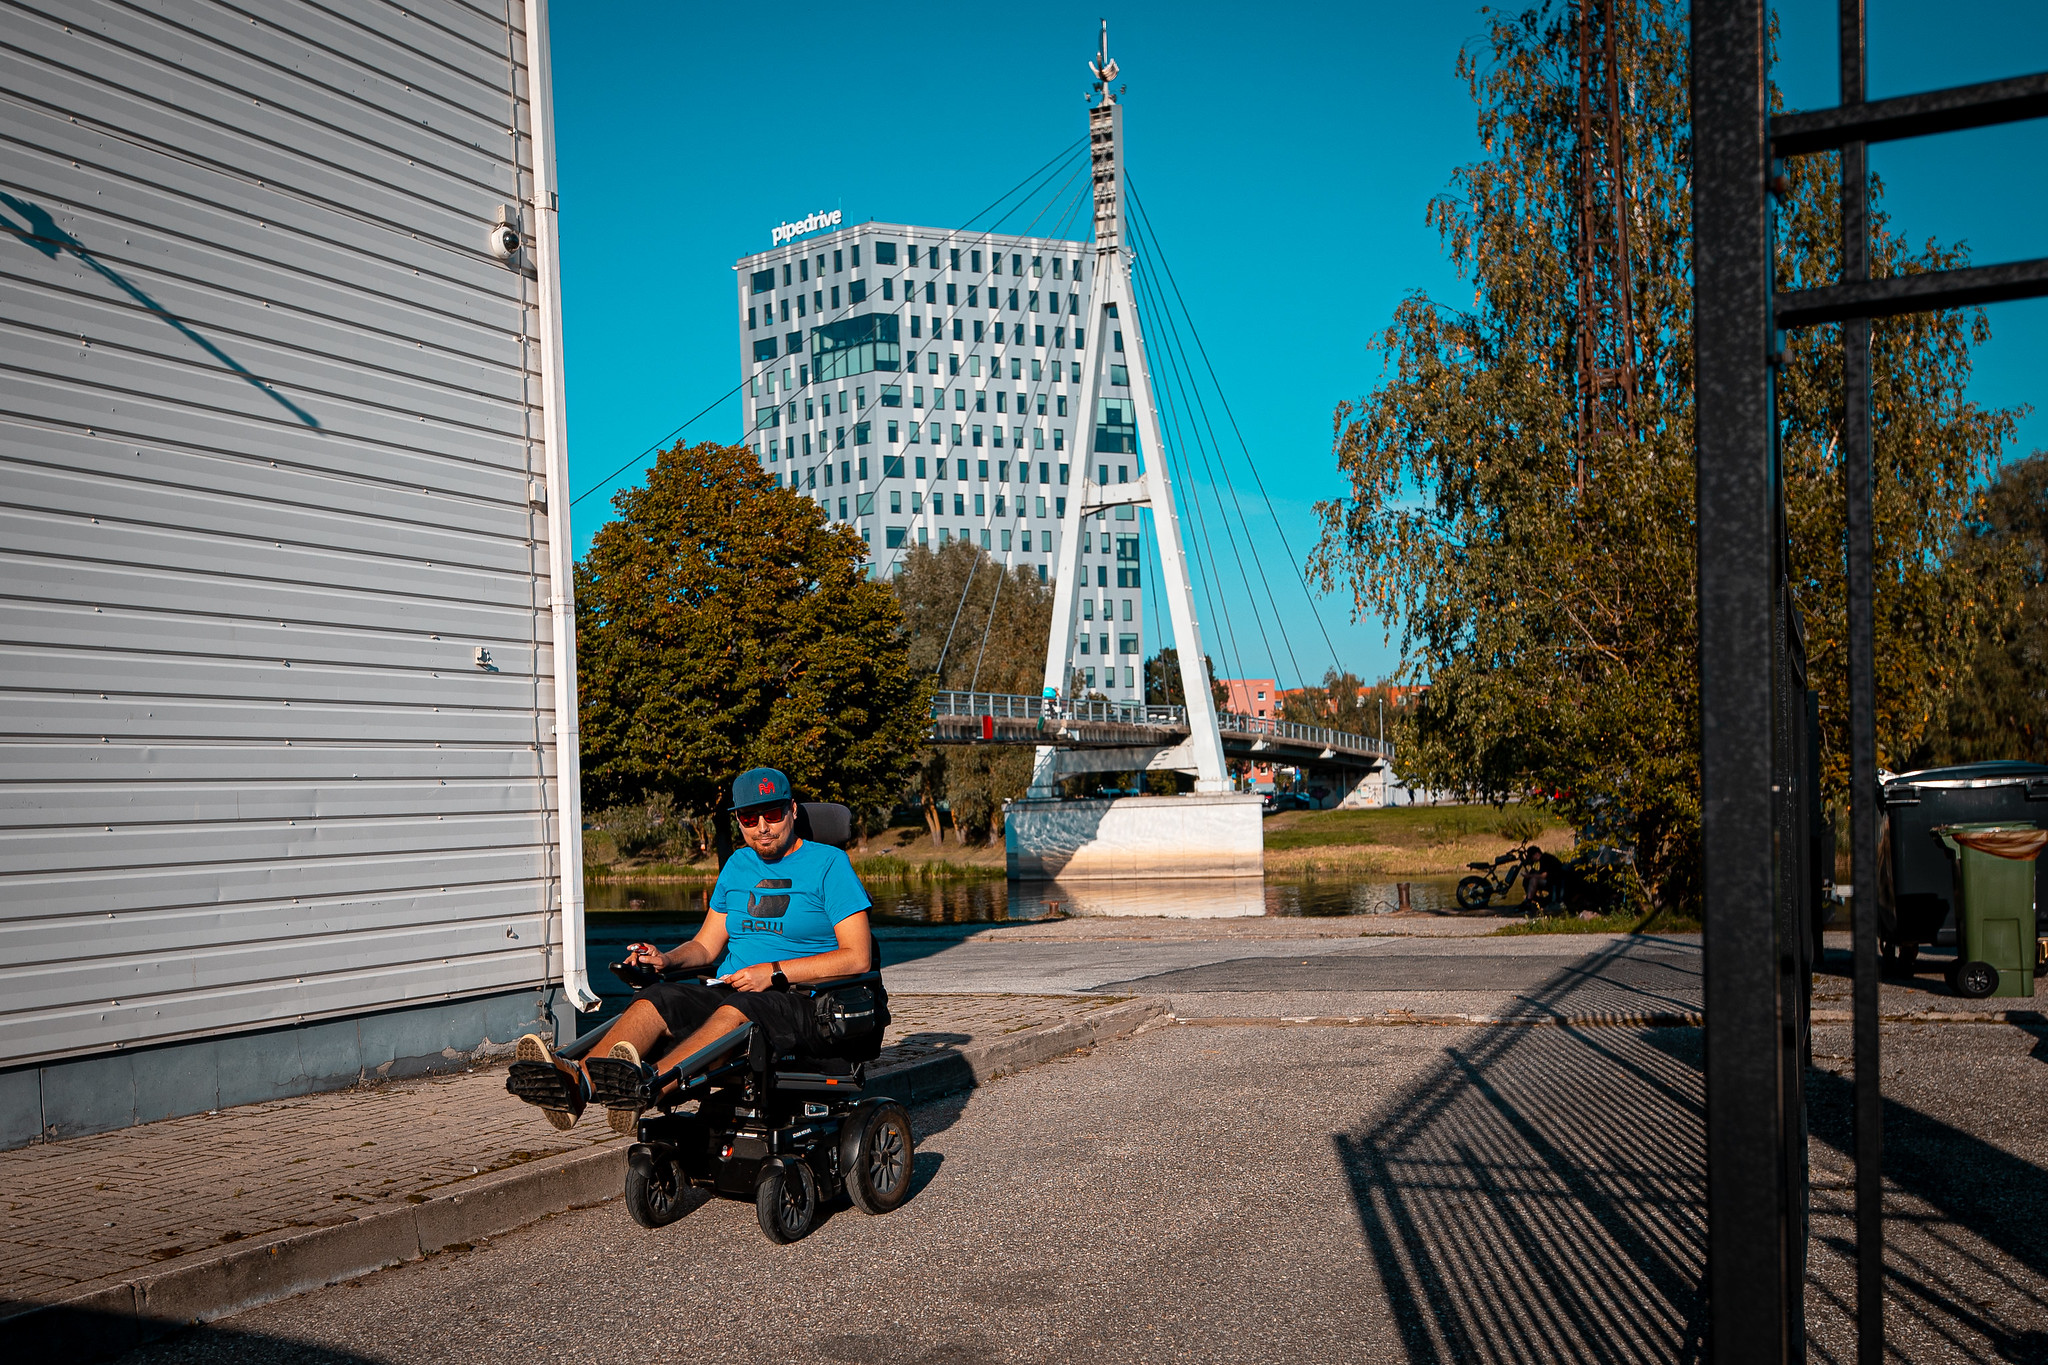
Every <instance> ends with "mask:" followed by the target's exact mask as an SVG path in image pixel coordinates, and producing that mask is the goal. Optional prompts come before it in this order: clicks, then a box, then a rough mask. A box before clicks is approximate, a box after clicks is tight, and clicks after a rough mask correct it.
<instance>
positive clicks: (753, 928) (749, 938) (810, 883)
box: [711, 839, 873, 976]
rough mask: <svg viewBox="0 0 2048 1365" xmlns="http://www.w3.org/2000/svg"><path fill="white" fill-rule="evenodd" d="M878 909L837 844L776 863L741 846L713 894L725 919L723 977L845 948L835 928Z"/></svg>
mask: <svg viewBox="0 0 2048 1365" xmlns="http://www.w3.org/2000/svg"><path fill="white" fill-rule="evenodd" d="M872 903H873V902H871V901H870V900H869V899H868V893H867V888H866V887H864V886H862V885H861V884H860V878H859V876H857V875H856V874H855V873H854V870H853V864H852V863H850V862H848V861H847V859H846V854H845V853H843V852H842V851H840V850H839V849H836V848H834V847H832V846H831V845H830V844H819V843H813V842H811V841H810V840H808V839H806V840H805V841H804V842H803V843H802V844H800V845H799V846H798V847H797V848H796V849H794V850H793V851H791V852H789V853H786V854H784V855H783V856H782V857H781V858H779V859H777V860H776V861H775V862H772V863H771V862H769V861H767V860H766V859H765V858H763V857H762V856H761V855H760V854H758V853H756V852H754V850H753V849H751V848H746V847H742V848H741V849H740V850H739V851H738V852H736V853H734V854H733V855H732V856H731V857H730V858H727V859H726V860H725V866H724V867H723V868H722V869H720V871H719V873H718V885H716V886H714V887H712V888H711V908H712V909H713V910H716V911H718V912H719V913H720V914H722V915H724V916H725V933H726V944H725V956H723V957H721V958H720V959H719V960H718V975H720V976H724V975H725V974H726V973H728V972H736V971H738V970H739V969H740V968H742V967H752V966H754V965H755V964H757V963H762V962H787V961H790V960H792V959H794V958H799V957H816V956H817V955H818V954H819V953H829V952H831V951H832V950H833V949H835V948H837V947H838V946H839V939H838V937H837V936H836V935H835V934H834V933H833V932H832V930H833V928H834V926H836V925H837V924H838V923H839V921H841V920H843V919H845V918H846V917H847V916H848V915H857V914H859V913H860V912H861V911H863V910H865V909H867V908H868V906H869V905H871V904H872Z"/></svg>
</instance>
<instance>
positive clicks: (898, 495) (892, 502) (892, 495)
mask: <svg viewBox="0 0 2048 1365" xmlns="http://www.w3.org/2000/svg"><path fill="white" fill-rule="evenodd" d="M889 511H890V513H891V514H892V515H896V516H901V515H902V513H903V490H901V489H899V488H892V489H890V490H889ZM1125 619H1126V620H1128V619H1129V618H1128V617H1126V618H1125Z"/></svg>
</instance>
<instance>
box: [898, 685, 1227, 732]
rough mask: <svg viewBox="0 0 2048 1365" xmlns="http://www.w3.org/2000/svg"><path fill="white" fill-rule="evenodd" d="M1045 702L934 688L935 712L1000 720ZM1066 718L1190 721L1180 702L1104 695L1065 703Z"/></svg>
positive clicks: (1032, 714)
mask: <svg viewBox="0 0 2048 1365" xmlns="http://www.w3.org/2000/svg"><path fill="white" fill-rule="evenodd" d="M1043 708H1044V702H1043V701H1042V700H1041V699H1040V698H1038V697H1029V696H1023V695H1020V694H1016V693H1010V692H934V693H932V715H933V717H934V718H936V717H939V716H994V717H996V718H997V719H999V720H1037V719H1038V717H1039V716H1040V715H1041V714H1043ZM1058 715H1059V717H1060V718H1061V719H1062V720H1093V721H1104V722H1111V723H1115V724H1121V725H1186V724H1187V723H1188V715H1187V711H1186V710H1185V709H1183V708H1181V707H1178V706H1147V705H1145V704H1144V703H1143V702H1134V701H1107V700H1103V699H1100V698H1095V699H1088V700H1082V701H1073V702H1066V703H1063V704H1062V705H1061V706H1060V708H1059V711H1058Z"/></svg>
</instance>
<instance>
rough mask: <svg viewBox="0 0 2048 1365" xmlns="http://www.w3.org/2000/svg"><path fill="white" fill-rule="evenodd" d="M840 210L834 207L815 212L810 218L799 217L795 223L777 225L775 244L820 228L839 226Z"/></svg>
mask: <svg viewBox="0 0 2048 1365" xmlns="http://www.w3.org/2000/svg"><path fill="white" fill-rule="evenodd" d="M840 212H841V211H840V210H839V209H833V210H832V211H831V212H829V213H814V214H812V215H810V217H808V218H799V219H797V220H796V221H795V222H794V223H782V224H779V225H777V227H776V229H775V245H776V246H781V245H782V244H783V243H784V242H787V241H789V240H791V239H792V238H796V237H801V236H803V235H804V234H805V233H807V232H816V231H818V230H819V229H820V228H834V227H838V226H839V214H840Z"/></svg>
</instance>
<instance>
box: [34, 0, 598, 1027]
mask: <svg viewBox="0 0 2048 1365" xmlns="http://www.w3.org/2000/svg"><path fill="white" fill-rule="evenodd" d="M37 11H38V13H36V14H35V15H34V17H30V18H28V19H27V20H26V21H25V22H18V23H16V24H15V25H12V26H10V31H9V34H8V46H7V47H6V48H4V49H0V81H4V82H5V83H6V84H7V87H8V89H9V91H10V93H11V94H12V95H13V96H14V98H15V101H16V102H15V103H14V104H13V105H12V106H11V108H10V114H9V118H8V121H7V125H6V128H5V129H4V131H0V180H5V181H6V183H7V185H8V187H9V194H8V197H7V198H6V199H5V200H0V216H4V217H5V218H6V220H7V222H8V224H9V225H11V226H12V227H14V228H15V229H17V231H19V232H23V233H26V234H28V235H27V236H26V237H23V236H13V237H12V238H11V240H13V241H14V242H15V243H16V244H17V246H24V247H28V248H31V249H30V250H18V251H11V252H8V253H6V254H4V255H0V313H4V314H5V315H7V316H9V317H11V318H14V319H15V320H17V322H18V323H19V324H21V325H18V326H17V328H16V329H15V331H14V332H13V333H11V335H10V340H11V342H12V343H13V344H11V345H10V346H9V347H8V348H7V356H6V363H5V370H6V372H7V373H8V382H7V384H6V386H5V396H4V397H0V450H5V451H6V452H7V453H6V455H5V456H0V544H4V545H5V547H6V549H5V550H4V551H0V594H4V596H0V1063H6V1064H12V1063H19V1062H21V1061H26V1060H31V1059H46V1058H55V1057H60V1056H76V1055H80V1054H91V1053H93V1052H96V1051H104V1050H107V1049H111V1048H117V1047H121V1048H125V1047H133V1046H137V1045H144V1044H149V1043H154V1042H160V1041H170V1040H179V1039H189V1038H194V1037H203V1036H207V1035H210V1034H215V1033H231V1032H236V1031H242V1030H247V1029H251V1028H259V1027H265V1026H270V1025H275V1024H278V1023H290V1022H294V1021H298V1020H304V1019H314V1018H334V1017H340V1016H345V1015H348V1014H350V1013H359V1012H362V1011H365V1010H373V1009H383V1008H388V1007H392V1006H397V1005H405V1004H408V1003H413V1002H420V1001H431V1000H441V999H447V998H452V997H457V996H467V995H475V994H480V993H485V992H489V991H502V990H507V989H521V988H526V987H530V986H539V985H542V984H545V983H547V982H548V981H549V980H551V979H553V978H554V977H555V976H556V975H557V974H558V972H559V955H560V946H559V944H558V942H557V939H558V937H559V933H560V910H559V902H560V888H559V887H558V886H557V884H556V881H555V858H556V851H555V849H554V847H553V839H554V834H553V829H552V827H553V822H554V818H555V811H556V808H557V800H556V797H557V793H556V792H555V791H554V789H553V774H554V770H555V755H554V752H553V743H552V739H553V731H554V721H553V716H552V714H551V712H550V710H549V708H550V707H551V705H552V698H553V693H554V687H553V680H552V677H551V676H549V674H550V672H551V670H552V668H553V650H552V647H551V641H550V639H549V637H548V631H549V629H550V627H549V623H548V621H547V619H546V615H547V603H548V601H549V597H550V587H549V584H548V581H547V576H546V566H547V559H546V555H547V539H546V524H545V518H544V516H543V514H542V513H540V512H539V511H538V510H537V509H536V508H534V507H531V506H529V504H528V490H529V480H530V479H533V478H535V477H538V475H539V471H540V469H541V468H542V460H541V452H540V450H539V448H538V445H537V444H536V442H537V438H538V433H539V432H540V430H541V428H542V421H541V418H540V415H539V413H538V412H537V411H534V410H533V409H534V408H535V407H536V404H537V394H538V392H539V386H538V385H537V384H536V383H535V382H534V380H533V378H532V376H531V375H530V373H529V369H528V364H529V362H528V356H529V354H530V353H531V354H532V355H535V356H537V355H538V351H537V350H536V349H534V348H535V345H536V342H535V337H536V336H537V328H538V325H539V323H538V317H537V315H536V313H535V311H534V309H533V306H532V305H531V304H530V303H529V300H530V299H531V298H532V297H534V296H535V285H534V281H533V279H532V277H531V276H530V274H528V273H526V272H525V271H524V270H523V269H511V268H507V267H505V266H503V265H501V264H499V263H498V262H496V261H495V260H493V259H491V258H490V257H489V256H488V254H487V253H486V252H485V251H484V250H483V230H484V227H485V226H486V225H487V224H488V222H489V221H490V217H491V213H492V210H493V209H494V207H495V205H496V204H498V203H500V202H506V201H513V200H515V196H516V195H517V193H518V190H517V186H519V185H521V184H523V183H526V181H527V177H526V176H525V174H524V173H523V172H522V170H521V167H523V166H525V165H527V164H529V163H530V147H529V146H527V145H526V144H525V141H524V139H523V138H522V139H521V140H520V142H519V144H518V145H516V146H515V145H513V143H512V139H511V130H512V129H513V128H520V127H524V126H525V125H526V124H527V123H528V122H529V120H528V119H527V118H526V116H525V114H524V112H523V108H522V105H523V98H521V97H522V96H523V93H524V89H525V85H524V79H525V73H524V70H523V68H521V67H519V66H518V65H517V64H516V62H515V60H514V58H513V56H512V53H514V52H515V51H516V50H517V49H518V48H519V47H520V46H521V40H520V39H519V38H517V37H516V35H515V34H514V33H513V31H512V30H511V28H510V27H508V25H507V22H506V20H505V18H504V16H502V15H501V16H498V17H496V18H495V19H493V18H492V17H491V15H490V14H489V11H488V10H481V9H479V8H478V7H476V6H472V5H467V4H463V3H461V0H427V2H426V3H424V4H419V5H411V4H409V5H407V6H406V7H404V8H402V9H401V8H399V7H396V6H389V5H379V6H376V7H374V8H373V7H362V8H361V9H360V10H359V11H358V10H356V9H350V10H348V11H346V12H341V11H337V10H333V9H328V8H324V7H321V6H317V5H309V4H304V3H294V2H293V0H267V2H266V3H262V4H259V5H256V6H255V7H254V8H253V9H239V8H235V7H232V6H229V5H226V4H207V3H200V2H197V0H195V2H193V3H180V4H125V5H124V4H109V5H98V6H91V7H80V6H77V5H74V4H70V3H68V0H43V3H41V4H40V5H38V6H37ZM17 13H18V14H19V11H17ZM251 19H254V20H256V22H254V23H252V22H250V21H251ZM64 23H70V24H71V25H72V27H73V28H74V30H77V31H74V32H71V33H65V32H64V31H63V29H62V25H63V24H64ZM408 87H409V88H408ZM37 100H41V101H43V102H44V104H45V106H46V107H44V108H40V109H39V108H37V107H35V103H34V102H35V101H37ZM74 116H75V117H74ZM524 209H525V212H526V213H528V214H530V213H531V205H526V206H524ZM478 645H483V646H485V647H487V648H489V649H490V651H491V656H492V662H493V664H494V669H493V670H491V671H484V670H480V669H478V668H477V667H476V665H475V663H474V660H473V650H474V648H475V647H476V646H478ZM508 935H509V937H508ZM116 1000H118V1001H119V1002H120V1003H119V1004H118V1005H116V1004H113V1003H112V1002H113V1001H116Z"/></svg>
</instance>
